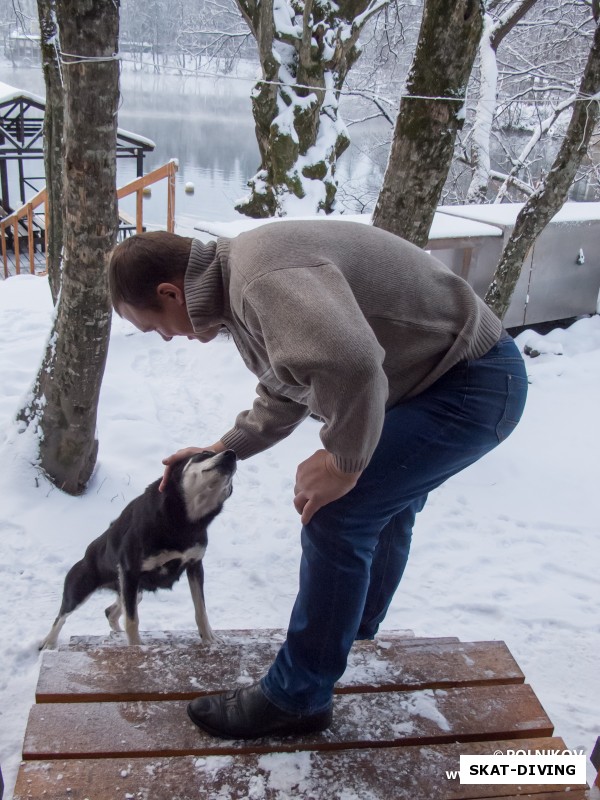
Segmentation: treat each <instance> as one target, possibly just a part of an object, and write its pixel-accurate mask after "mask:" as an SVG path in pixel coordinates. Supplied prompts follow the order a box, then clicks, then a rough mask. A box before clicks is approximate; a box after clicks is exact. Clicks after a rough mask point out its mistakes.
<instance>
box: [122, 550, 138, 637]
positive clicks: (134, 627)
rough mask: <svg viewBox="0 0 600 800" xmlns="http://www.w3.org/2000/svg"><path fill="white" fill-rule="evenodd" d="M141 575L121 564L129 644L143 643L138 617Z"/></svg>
mask: <svg viewBox="0 0 600 800" xmlns="http://www.w3.org/2000/svg"><path fill="white" fill-rule="evenodd" d="M138 587H139V576H138V575H134V574H133V573H131V572H130V571H129V570H127V569H125V568H123V566H122V565H120V566H119V588H120V594H121V605H122V607H123V609H124V611H125V633H126V634H127V641H128V642H129V644H141V643H142V642H141V639H140V632H139V619H138V611H137V606H138Z"/></svg>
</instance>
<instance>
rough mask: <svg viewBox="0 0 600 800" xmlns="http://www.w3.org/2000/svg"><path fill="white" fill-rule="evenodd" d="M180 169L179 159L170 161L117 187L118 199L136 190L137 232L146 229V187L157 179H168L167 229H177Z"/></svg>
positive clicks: (171, 230)
mask: <svg viewBox="0 0 600 800" xmlns="http://www.w3.org/2000/svg"><path fill="white" fill-rule="evenodd" d="M178 169H179V167H178V164H177V161H175V160H172V161H169V163H168V164H163V166H162V167H158V168H157V169H155V170H152V172H149V173H148V174H147V175H144V176H143V177H141V178H136V179H135V180H133V181H131V183H128V184H126V185H125V186H122V187H121V188H120V189H117V199H118V200H122V199H123V198H124V197H128V196H129V195H130V194H133V193H134V192H135V195H136V197H135V232H136V233H141V232H142V230H143V229H144V205H143V204H144V194H143V193H144V189H145V188H146V187H147V186H151V185H152V184H153V183H157V181H162V180H164V179H165V178H166V180H167V230H168V231H169V232H170V233H173V231H174V230H175V175H176V173H177V170H178Z"/></svg>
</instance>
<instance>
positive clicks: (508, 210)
mask: <svg viewBox="0 0 600 800" xmlns="http://www.w3.org/2000/svg"><path fill="white" fill-rule="evenodd" d="M522 208H523V203H501V204H500V205H495V204H491V205H469V206H438V211H439V212H442V213H444V214H450V215H454V216H458V217H462V218H464V219H471V220H477V221H479V222H486V223H488V224H489V225H500V226H504V227H506V226H513V225H514V224H515V220H516V219H517V215H518V213H519V211H520V210H521V209H522ZM598 221H600V203H577V202H569V203H565V204H564V205H563V207H562V208H561V210H560V211H559V212H558V213H557V214H555V215H554V217H552V223H566V222H598Z"/></svg>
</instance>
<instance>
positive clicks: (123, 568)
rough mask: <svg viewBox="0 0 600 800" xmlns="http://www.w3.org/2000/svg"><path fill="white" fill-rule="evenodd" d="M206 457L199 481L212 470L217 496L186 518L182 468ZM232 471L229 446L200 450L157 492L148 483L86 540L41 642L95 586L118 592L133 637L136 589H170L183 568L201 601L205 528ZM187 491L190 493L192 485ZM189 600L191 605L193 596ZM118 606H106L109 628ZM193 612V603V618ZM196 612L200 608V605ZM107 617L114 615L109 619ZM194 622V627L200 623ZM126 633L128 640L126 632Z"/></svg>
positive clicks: (50, 641) (50, 640) (52, 638)
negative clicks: (152, 562) (190, 554)
mask: <svg viewBox="0 0 600 800" xmlns="http://www.w3.org/2000/svg"><path fill="white" fill-rule="evenodd" d="M211 458H212V459H214V460H215V465H214V466H212V467H211V468H210V470H207V471H206V472H205V473H202V476H201V477H200V479H199V480H203V479H204V476H208V474H209V473H210V472H213V471H216V473H217V476H216V478H215V480H219V481H220V488H221V490H222V491H221V492H220V494H221V495H222V496H221V497H220V498H219V499H218V500H217V498H216V497H215V503H216V504H215V506H214V508H211V509H210V510H209V511H208V513H206V514H204V515H203V516H202V518H201V519H200V520H198V521H191V520H190V519H189V516H188V512H187V508H186V502H185V498H184V488H183V473H184V470H185V468H186V467H187V466H188V465H189V464H194V463H200V462H202V461H206V460H208V459H211ZM234 472H235V454H234V453H233V451H231V450H228V451H226V452H225V453H222V454H218V455H217V456H215V454H214V453H212V452H210V451H205V452H203V453H199V454H197V455H195V456H192V458H191V459H188V460H187V461H179V462H177V463H176V464H175V465H174V466H173V468H172V470H171V473H170V476H169V480H168V483H167V485H166V487H165V489H164V491H163V492H159V491H158V487H159V484H160V482H161V479H159V480H156V481H154V482H153V483H151V484H150V485H149V486H148V487H147V488H146V490H145V491H144V493H143V494H141V495H139V496H138V497H136V498H135V499H134V500H132V501H131V503H129V505H128V506H126V508H125V509H124V510H123V511H122V513H121V514H120V516H119V517H118V518H117V519H116V520H114V521H113V522H112V523H111V524H110V526H109V527H108V529H107V530H106V531H105V532H104V533H103V534H102V535H101V536H99V537H98V538H97V539H95V540H94V541H93V542H91V543H90V545H89V546H88V548H87V550H86V552H85V555H84V557H83V558H82V559H81V561H78V562H77V563H76V564H75V565H74V566H73V567H71V569H70V570H69V572H68V573H67V576H66V578H65V583H64V590H63V598H62V604H61V607H60V611H59V613H58V616H57V618H56V620H55V621H54V625H53V627H52V630H51V631H50V633H49V635H48V636H47V637H46V639H45V640H44V641H43V642H42V645H41V647H42V648H43V647H51V646H53V645H54V644H55V643H56V638H57V636H58V632H59V631H60V628H62V625H63V623H64V620H65V618H66V616H67V615H68V614H70V613H71V612H72V611H74V610H75V609H76V608H77V607H78V606H80V605H81V604H82V603H83V602H84V601H85V600H87V598H88V597H89V596H90V595H91V594H93V593H94V592H95V591H97V590H98V589H112V590H113V591H115V592H117V593H118V594H119V595H120V602H121V603H122V607H123V610H124V612H125V619H126V629H127V631H128V635H129V634H130V625H131V624H132V621H133V622H135V626H134V627H135V631H134V635H133V639H134V640H135V639H136V638H137V603H138V595H139V593H140V592H142V591H151V592H154V591H156V590H157V589H170V588H172V586H173V585H174V584H175V583H176V582H177V581H178V580H179V578H180V577H181V576H182V575H183V573H184V572H187V576H188V580H189V582H190V588H191V589H192V596H193V597H194V586H193V584H195V585H196V588H197V590H199V593H200V594H199V596H200V597H201V598H202V604H203V598H204V594H203V584H204V571H203V566H202V555H203V554H204V552H203V550H204V549H205V548H206V545H207V543H208V537H207V527H208V525H209V524H210V523H211V522H212V520H213V519H214V518H215V517H216V516H217V515H218V514H219V512H220V511H221V509H222V507H223V502H224V501H225V499H226V498H227V497H228V496H229V495H230V494H231V476H232V475H233V473H234ZM190 491H191V492H192V493H193V489H192V490H190ZM196 547H199V548H202V550H201V552H200V556H199V558H193V559H189V560H188V561H187V562H183V561H182V559H181V558H173V559H170V560H168V561H166V562H164V563H162V564H160V565H158V566H157V567H156V568H154V569H151V570H149V569H145V570H144V569H143V564H144V562H145V561H146V560H147V559H152V558H155V557H160V555H161V554H163V553H169V552H170V551H173V552H176V553H181V554H183V553H185V552H186V551H190V550H191V549H192V548H196ZM194 600H195V604H196V598H194ZM118 607H119V601H117V602H116V603H115V604H114V605H113V606H110V607H109V608H107V609H106V616H107V617H108V619H109V622H110V623H111V627H115V625H113V621H114V623H115V624H116V625H117V627H116V629H118V623H117V622H116V621H117V620H118V617H119V615H120V614H119V610H117V611H116V613H115V609H118ZM198 611H199V609H198V608H196V612H197V615H196V618H197V621H198ZM201 613H204V611H203V609H202V612H201ZM111 616H112V617H114V620H111ZM198 624H199V629H200V627H201V625H200V623H198ZM57 626H58V629H57ZM206 628H207V631H208V633H207V632H203V631H202V630H201V631H200V633H201V635H203V636H206V637H207V638H212V631H210V626H208V621H207V620H206ZM208 634H210V635H208ZM129 638H130V643H131V642H132V637H131V636H130V637H129ZM133 643H135V641H134V642H133Z"/></svg>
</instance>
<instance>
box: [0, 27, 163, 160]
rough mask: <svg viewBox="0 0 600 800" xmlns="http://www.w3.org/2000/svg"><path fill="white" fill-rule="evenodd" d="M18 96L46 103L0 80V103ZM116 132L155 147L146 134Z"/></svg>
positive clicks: (150, 147)
mask: <svg viewBox="0 0 600 800" xmlns="http://www.w3.org/2000/svg"><path fill="white" fill-rule="evenodd" d="M27 38H29V37H27ZM20 97H23V98H25V99H26V100H30V101H31V102H32V103H38V104H40V105H42V106H45V105H46V99H45V98H44V97H42V96H41V95H39V94H34V93H33V92H28V91H27V90H26V89H18V88H17V87H16V86H10V85H9V84H8V83H3V82H2V81H0V103H9V102H12V101H13V100H18V99H19V98H20ZM117 134H118V135H119V136H123V137H124V138H126V139H129V140H130V141H132V142H134V143H136V144H141V145H144V146H145V147H147V148H148V149H149V150H154V148H155V147H156V144H155V142H153V141H152V139H148V137H147V136H140V135H139V134H137V133H132V132H131V131H128V130H125V128H118V129H117Z"/></svg>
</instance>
